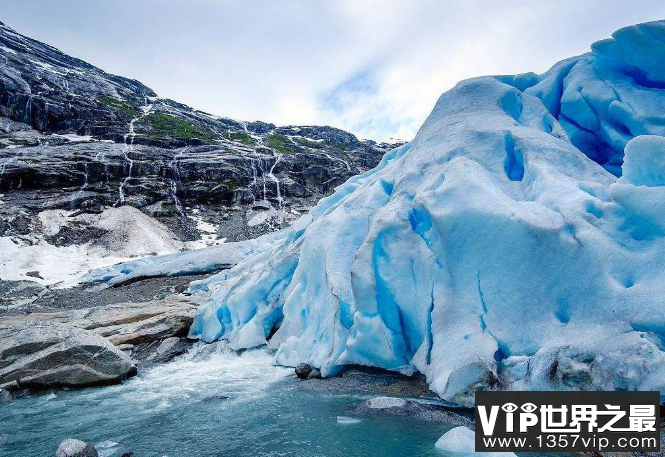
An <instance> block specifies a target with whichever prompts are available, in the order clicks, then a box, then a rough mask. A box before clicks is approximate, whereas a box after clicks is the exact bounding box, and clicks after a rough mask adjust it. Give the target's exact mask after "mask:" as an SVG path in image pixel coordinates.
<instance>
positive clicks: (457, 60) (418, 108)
mask: <svg viewBox="0 0 665 457" xmlns="http://www.w3.org/2000/svg"><path fill="white" fill-rule="evenodd" d="M656 19H665V1H663V0H631V1H629V2H628V1H625V0H584V1H581V0H557V1H551V0H547V1H545V0H535V1H524V0H520V1H514V0H502V1H498V0H456V1H452V0H438V1H435V0H383V1H378V0H326V1H324V0H95V1H91V0H58V1H53V0H2V2H0V20H1V21H3V22H4V23H5V24H6V25H8V26H10V27H13V28H14V29H16V30H17V31H18V32H20V33H23V34H24V35H28V36H30V37H32V38H36V39H38V40H40V41H44V42H46V43H48V44H50V45H52V46H55V47H57V48H59V49H60V50H62V51H64V52H66V53H68V54H71V55H73V56H75V57H79V58H81V59H83V60H85V61H87V62H89V63H91V64H93V65H96V66H98V67H100V68H102V69H103V70H105V71H107V72H110V73H115V74H118V75H122V76H126V77H130V78H134V79H138V80H140V81H141V82H143V83H144V84H146V85H147V86H149V87H150V88H152V89H153V90H155V92H157V94H158V95H159V96H161V97H167V98H171V99H173V100H176V101H179V102H182V103H186V104H188V105H190V106H192V107H194V108H197V109H200V110H202V111H206V112H209V113H212V114H216V115H220V116H225V117H230V118H233V119H239V120H247V121H252V120H263V121H267V122H273V123H275V124H278V125H288V124H296V125H312V124H317V125H324V124H325V125H332V126H335V127H339V128H342V129H344V130H348V131H350V132H353V133H355V134H356V135H357V136H358V137H360V138H370V139H375V140H382V139H387V138H400V139H405V140H409V139H411V138H412V137H413V136H414V134H415V133H416V131H417V130H418V128H419V127H420V125H421V124H422V122H423V121H424V120H425V118H426V117H427V115H428V114H429V112H430V111H431V109H432V107H433V106H434V103H435V102H436V99H437V98H438V97H439V95H441V93H443V92H445V91H446V90H448V89H450V88H452V87H453V86H454V85H455V84H456V83H457V82H459V81H461V80H463V79H466V78H469V77H474V76H480V75H486V74H515V73H524V72H527V71H535V72H537V73H542V72H544V71H546V70H547V69H548V68H549V67H551V66H552V65H553V64H554V63H556V62H557V61H559V60H562V59H564V58H567V57H570V56H573V55H578V54H582V53H584V52H587V51H588V50H589V46H590V44H591V43H592V42H594V41H597V40H599V39H603V38H606V37H609V36H610V35H611V33H612V32H613V31H614V30H616V29H618V28H621V27H624V26H627V25H630V24H635V23H638V22H646V21H650V20H656Z"/></svg>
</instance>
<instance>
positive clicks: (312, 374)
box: [307, 368, 321, 379]
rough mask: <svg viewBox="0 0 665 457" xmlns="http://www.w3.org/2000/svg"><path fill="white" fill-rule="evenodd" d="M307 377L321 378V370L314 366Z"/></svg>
mask: <svg viewBox="0 0 665 457" xmlns="http://www.w3.org/2000/svg"><path fill="white" fill-rule="evenodd" d="M307 379H321V370H319V369H318V368H314V369H313V370H312V371H310V373H309V375H307Z"/></svg>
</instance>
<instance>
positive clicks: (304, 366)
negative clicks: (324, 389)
mask: <svg viewBox="0 0 665 457" xmlns="http://www.w3.org/2000/svg"><path fill="white" fill-rule="evenodd" d="M311 372H312V367H311V365H310V364H309V363H299V364H298V365H296V375H297V376H298V377H299V378H300V379H307V376H309V374H310V373H311Z"/></svg>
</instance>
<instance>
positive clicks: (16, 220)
mask: <svg viewBox="0 0 665 457" xmlns="http://www.w3.org/2000/svg"><path fill="white" fill-rule="evenodd" d="M392 147H393V145H391V144H377V143H375V142H373V141H360V140H358V139H357V138H356V137H355V136H354V135H352V134H350V133H348V132H344V131H342V130H339V129H335V128H331V127H314V126H304V127H294V126H288V127H277V126H275V125H274V124H269V123H264V122H239V121H234V120H231V119H225V118H220V117H217V116H212V115H210V114H207V113H203V112H200V111H196V110H194V109H192V108H190V107H188V106H185V105H182V104H180V103H177V102H174V101H172V100H168V99H161V98H158V97H157V96H156V94H155V93H154V92H153V91H152V90H151V89H149V88H148V87H146V86H144V85H143V84H141V83H140V82H138V81H134V80H130V79H126V78H122V77H119V76H115V75H110V74H108V73H105V72H104V71H102V70H100V69H98V68H96V67H93V66H92V65H89V64H87V63H85V62H83V61H81V60H79V59H75V58H73V57H70V56H68V55H66V54H63V53H62V52H60V51H58V50H57V49H55V48H52V47H50V46H48V45H46V44H43V43H40V42H38V41H35V40H32V39H30V38H27V37H25V36H23V35H20V34H19V33H17V32H15V31H14V30H12V29H11V28H9V27H6V26H4V25H1V26H0V191H4V192H5V195H4V196H3V197H2V200H4V201H5V203H6V205H5V207H8V206H10V205H11V206H13V207H14V210H13V211H12V212H11V213H10V212H4V213H3V212H2V211H1V210H0V216H1V217H0V219H3V220H4V222H3V224H0V236H2V235H3V233H4V234H9V235H18V234H20V233H21V232H26V230H27V231H30V228H29V226H30V225H31V221H32V220H33V219H34V214H35V212H38V211H41V210H43V209H46V208H51V209H56V208H61V209H67V210H80V211H85V212H99V211H101V209H102V208H103V207H108V206H121V205H131V206H134V207H136V208H140V209H141V210H142V211H144V212H145V213H146V214H149V215H151V216H153V217H155V218H157V219H159V220H160V221H162V222H164V223H166V224H167V225H168V226H169V227H170V228H172V229H173V230H174V231H175V232H176V233H177V234H178V235H179V236H180V237H181V238H182V239H190V240H191V239H196V238H198V237H199V236H200V235H201V234H202V230H201V226H200V221H201V220H203V221H205V222H207V223H212V224H214V226H215V227H216V229H215V231H216V235H217V236H218V237H219V238H229V239H243V238H253V237H255V236H257V235H258V234H262V233H266V232H268V231H271V230H273V229H275V228H278V227H281V226H283V225H286V224H288V223H289V222H290V221H291V220H292V219H293V218H294V217H295V216H294V214H297V213H298V212H301V211H302V208H304V207H309V206H311V205H312V204H313V203H314V202H316V200H318V199H319V198H320V197H321V196H324V195H327V194H329V193H331V192H332V190H333V189H334V187H335V186H337V185H339V184H341V183H343V182H344V181H345V180H346V179H347V178H349V177H350V176H352V175H355V174H357V173H360V172H363V171H365V170H367V169H369V168H371V167H373V166H375V165H376V164H377V163H378V161H379V160H380V158H381V156H382V155H383V154H384V152H386V151H387V150H389V149H391V148H392ZM2 148H4V149H2ZM37 195H39V198H38V199H36V197H37ZM19 209H20V210H19ZM194 210H197V211H194ZM294 212H295V213H294ZM63 235H67V236H66V237H64V238H65V239H71V238H72V237H74V238H76V234H73V233H65V234H63Z"/></svg>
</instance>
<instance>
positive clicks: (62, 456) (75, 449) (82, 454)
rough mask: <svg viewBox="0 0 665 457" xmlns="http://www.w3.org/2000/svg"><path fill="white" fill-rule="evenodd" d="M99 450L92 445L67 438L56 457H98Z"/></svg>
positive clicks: (61, 444)
mask: <svg viewBox="0 0 665 457" xmlns="http://www.w3.org/2000/svg"><path fill="white" fill-rule="evenodd" d="M98 455H99V454H98V453H97V449H95V447H94V446H93V445H92V444H90V443H85V442H83V441H81V440H77V439H75V438H67V439H66V440H64V441H63V442H62V443H60V446H59V447H58V450H57V451H56V453H55V457H97V456H98Z"/></svg>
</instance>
